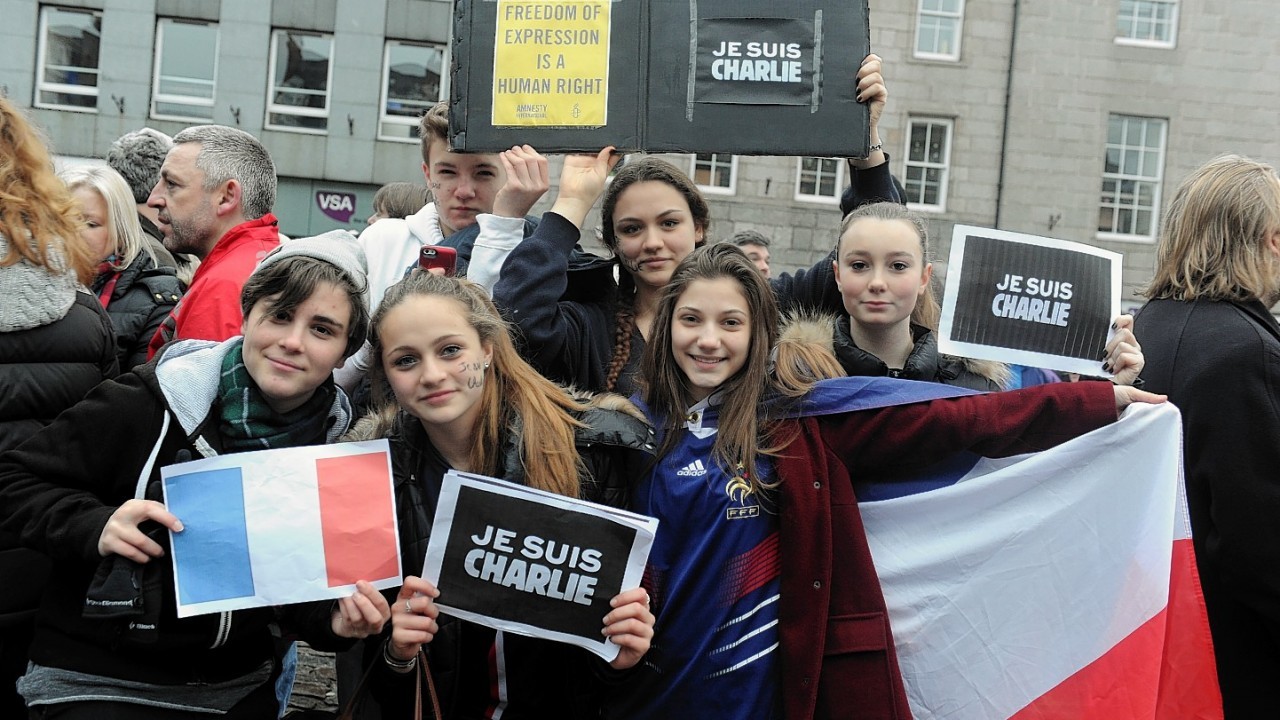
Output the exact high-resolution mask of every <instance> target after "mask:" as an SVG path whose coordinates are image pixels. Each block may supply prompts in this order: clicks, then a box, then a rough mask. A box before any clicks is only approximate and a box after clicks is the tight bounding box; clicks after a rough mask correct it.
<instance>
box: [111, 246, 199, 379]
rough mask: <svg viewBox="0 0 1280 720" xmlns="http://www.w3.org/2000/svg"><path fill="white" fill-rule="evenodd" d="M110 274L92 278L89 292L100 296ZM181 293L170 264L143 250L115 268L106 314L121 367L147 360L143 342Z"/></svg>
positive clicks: (162, 319)
mask: <svg viewBox="0 0 1280 720" xmlns="http://www.w3.org/2000/svg"><path fill="white" fill-rule="evenodd" d="M113 275H115V273H106V274H103V275H99V276H98V277H97V278H96V279H95V280H94V281H93V293H94V294H95V295H98V296H101V294H102V290H103V288H104V287H105V286H106V284H107V283H108V282H109V281H110V280H111V278H112V276H113ZM181 297H182V284H181V283H180V282H178V276H177V275H176V274H175V273H174V270H173V268H172V267H161V266H158V265H157V264H156V261H155V260H152V259H151V257H150V256H148V255H147V254H146V253H138V256H137V257H136V258H134V259H133V262H131V263H129V267H126V268H125V269H124V270H121V271H120V272H119V279H118V280H116V284H115V287H114V288H113V289H112V291H111V299H110V301H109V302H108V303H107V314H108V315H110V316H111V324H112V325H113V326H114V327H115V332H116V357H117V358H118V359H119V360H120V369H121V370H122V371H125V372H127V371H129V370H132V369H133V368H135V367H137V366H139V365H141V364H142V363H144V362H146V361H147V343H149V342H151V338H152V337H154V336H155V334H156V329H157V328H159V327H160V323H161V322H163V321H164V319H165V317H166V316H168V314H169V311H170V310H172V309H173V306H174V305H176V304H177V303H178V300H179V299H180V298H181Z"/></svg>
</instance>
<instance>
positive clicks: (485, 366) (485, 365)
mask: <svg viewBox="0 0 1280 720" xmlns="http://www.w3.org/2000/svg"><path fill="white" fill-rule="evenodd" d="M484 369H485V370H488V369H489V363H487V362H486V363H485V364H484Z"/></svg>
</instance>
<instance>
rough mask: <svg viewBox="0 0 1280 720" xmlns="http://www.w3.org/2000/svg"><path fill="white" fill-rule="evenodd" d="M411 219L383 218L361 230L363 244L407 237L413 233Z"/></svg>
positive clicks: (360, 239) (360, 237) (360, 238)
mask: <svg viewBox="0 0 1280 720" xmlns="http://www.w3.org/2000/svg"><path fill="white" fill-rule="evenodd" d="M412 234H413V233H412V231H411V230H410V229H409V221H408V220H406V219H404V218H381V219H379V220H378V221H377V222H375V223H374V224H372V225H370V226H369V227H367V228H365V229H364V230H361V231H360V235H359V241H360V244H361V245H365V244H366V243H369V242H381V241H383V240H387V239H394V238H407V237H410V236H411V235H412Z"/></svg>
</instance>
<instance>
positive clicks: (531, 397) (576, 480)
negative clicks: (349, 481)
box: [353, 272, 653, 720]
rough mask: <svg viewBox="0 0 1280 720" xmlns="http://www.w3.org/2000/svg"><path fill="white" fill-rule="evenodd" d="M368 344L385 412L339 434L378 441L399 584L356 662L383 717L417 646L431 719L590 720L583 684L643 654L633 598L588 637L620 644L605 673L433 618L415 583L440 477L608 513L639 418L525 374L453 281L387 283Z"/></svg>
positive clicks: (473, 296)
mask: <svg viewBox="0 0 1280 720" xmlns="http://www.w3.org/2000/svg"><path fill="white" fill-rule="evenodd" d="M423 318H430V322H423V321H422V319H423ZM370 339H371V343H372V348H373V353H374V354H373V357H375V358H376V359H377V361H378V362H377V363H376V364H375V365H374V366H373V378H372V380H373V391H374V400H375V405H376V406H380V407H382V408H383V410H382V411H380V412H378V413H375V415H373V416H371V417H370V418H367V419H366V420H365V421H361V422H362V424H361V425H358V426H357V428H356V430H355V431H354V433H353V434H354V435H356V438H355V439H368V438H372V437H388V438H389V439H390V443H391V465H392V473H393V475H394V484H395V498H396V508H397V512H398V515H399V529H400V547H401V553H402V557H403V562H404V572H405V574H406V575H407V577H406V578H405V582H404V585H403V587H402V588H401V590H400V593H399V595H398V596H397V597H396V599H395V601H394V602H393V603H392V616H391V622H392V631H391V633H390V637H388V638H387V641H386V642H385V643H383V644H381V645H379V646H377V647H374V648H370V649H369V650H370V652H367V653H366V656H367V662H370V663H373V664H374V670H375V671H376V673H375V675H374V678H375V680H374V681H373V688H374V697H375V698H376V699H377V700H378V702H379V704H380V705H381V706H382V709H383V716H384V717H389V718H390V717H407V714H406V713H407V710H408V708H411V707H412V703H413V701H414V688H415V685H414V674H413V672H412V670H413V668H414V664H415V660H414V658H415V657H416V656H417V652H418V649H419V648H425V649H426V651H427V654H428V655H429V656H430V658H431V672H432V674H433V675H434V676H435V678H436V687H437V688H439V689H440V691H441V698H440V699H441V705H442V707H443V708H444V714H445V717H459V718H472V717H477V718H478V717H497V716H498V715H499V714H501V716H502V717H504V718H508V719H509V720H519V719H520V718H539V717H594V716H596V715H598V704H599V701H600V700H599V693H600V692H601V690H602V686H601V685H600V683H598V682H597V681H596V679H597V678H601V679H603V678H606V677H609V676H611V675H612V673H613V671H616V670H624V669H628V668H631V667H633V666H634V665H635V664H636V663H637V662H639V660H640V658H641V656H643V655H644V653H645V652H646V651H647V650H648V648H649V638H650V637H651V636H652V635H653V615H652V614H651V613H650V612H649V608H648V596H647V594H646V593H645V591H644V590H642V589H640V588H633V589H630V590H626V591H624V592H622V593H620V594H619V595H617V596H616V597H614V598H613V599H612V603H611V605H612V608H613V609H612V611H611V612H610V613H609V614H608V615H606V616H605V617H603V618H601V621H602V624H601V630H602V633H603V634H604V635H605V636H607V637H609V638H611V639H612V640H613V642H615V643H616V644H617V645H619V646H620V652H619V655H618V657H617V659H615V660H614V661H613V662H612V663H611V667H605V666H604V664H603V662H601V661H598V660H595V659H594V658H593V657H592V656H591V655H590V654H589V653H588V652H587V651H586V650H583V649H581V648H576V647H572V646H569V645H565V644H562V643H555V642H551V641H548V640H536V639H532V638H526V637H520V636H516V635H512V634H510V633H504V632H500V631H495V630H492V629H489V628H486V627H482V626H480V625H476V624H474V623H470V622H467V621H461V620H457V619H455V618H448V617H442V616H440V615H439V610H438V608H437V607H436V606H435V604H434V602H433V599H434V598H435V597H436V596H437V594H438V593H437V591H436V589H435V588H434V587H433V586H432V585H431V583H429V582H427V581H426V580H423V579H422V578H419V577H416V575H417V573H419V572H421V569H422V566H423V560H424V557H425V554H426V548H427V541H428V538H429V536H430V534H431V526H432V519H433V518H434V516H435V511H436V502H437V500H438V498H439V495H440V487H441V483H442V482H443V478H444V475H445V473H447V472H448V471H449V470H451V469H453V470H459V471H465V472H472V473H478V474H482V475H488V476H490V477H496V478H502V479H504V480H506V481H508V482H512V483H517V484H521V485H526V486H529V487H533V488H537V489H539V490H545V491H549V492H553V493H557V494H560V495H567V496H571V497H583V498H586V499H589V500H594V501H597V502H604V503H607V504H610V505H614V506H622V505H624V504H625V503H626V501H627V498H628V495H629V491H630V487H631V483H632V481H633V479H634V478H635V477H638V475H639V473H640V472H642V471H643V469H644V467H645V466H647V464H648V461H649V454H650V453H651V452H652V449H653V445H652V435H651V433H650V431H649V426H648V425H647V424H646V423H645V422H644V420H643V419H642V417H643V416H642V415H641V414H640V412H639V411H638V410H637V409H636V408H634V407H633V406H632V405H631V404H630V403H629V402H628V401H626V400H625V399H623V398H621V397H618V396H616V395H600V396H594V397H592V396H583V395H575V394H571V393H569V392H568V391H566V390H565V389H564V388H562V387H560V386H559V385H556V384H555V383H552V382H551V381H549V380H547V379H546V378H544V377H542V376H541V375H539V374H538V373H537V371H535V370H534V369H533V368H532V367H531V366H530V365H529V364H528V363H526V362H525V361H524V360H522V359H521V358H520V356H519V354H518V353H517V352H516V349H515V347H514V345H513V344H512V341H511V337H510V334H509V331H508V329H507V325H506V323H505V322H503V320H502V318H501V317H500V316H499V314H498V311H497V309H496V307H495V306H494V304H493V302H492V301H490V300H489V298H488V296H487V295H486V294H485V292H484V290H483V289H482V288H481V287H480V286H478V285H476V284H474V283H471V282H469V281H466V280H460V279H457V278H449V277H441V276H437V275H432V274H430V273H422V272H418V273H414V274H412V275H410V276H409V277H407V278H405V279H404V280H402V281H401V282H399V283H397V284H395V285H392V286H391V287H390V288H389V289H388V290H387V293H386V295H385V296H384V297H383V299H382V304H381V305H380V306H379V308H378V310H377V312H376V313H375V314H374V316H373V328H372V331H371V333H370ZM375 652H376V654H375Z"/></svg>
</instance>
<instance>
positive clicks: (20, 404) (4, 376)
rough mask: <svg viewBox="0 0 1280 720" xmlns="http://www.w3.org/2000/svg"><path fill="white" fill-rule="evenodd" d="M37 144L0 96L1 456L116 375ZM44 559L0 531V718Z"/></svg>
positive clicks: (103, 320) (14, 702) (9, 705)
mask: <svg viewBox="0 0 1280 720" xmlns="http://www.w3.org/2000/svg"><path fill="white" fill-rule="evenodd" d="M79 232H80V222H79V213H77V211H76V207H75V203H74V201H73V200H72V198H71V196H70V194H69V193H68V192H67V190H66V188H65V187H63V185H62V183H61V182H59V181H58V177H57V175H55V174H54V171H53V161H52V159H51V158H50V157H49V152H48V150H46V149H45V144H44V141H43V139H42V138H41V137H40V135H39V133H38V132H37V131H36V129H35V128H34V127H33V126H32V125H31V123H30V121H29V120H28V119H27V118H26V117H25V116H24V115H23V114H22V112H21V111H20V110H19V109H18V108H17V107H15V106H14V105H13V104H12V103H11V102H9V101H8V100H7V99H5V98H4V97H3V96H0V298H3V299H2V300H0V451H3V450H7V449H9V448H13V447H16V446H17V445H18V444H19V443H21V442H22V441H23V440H26V439H27V438H28V437H30V436H31V435H33V434H35V432H36V431H37V430H39V429H40V428H42V427H44V426H45V425H48V424H49V423H51V422H53V418H54V417H55V416H56V415H57V414H58V413H60V412H62V411H63V410H65V409H67V408H68V407H71V406H72V405H74V404H75V403H76V402H78V401H79V400H80V399H81V398H83V397H84V396H85V393H87V392H89V390H91V389H92V388H93V386H95V385H97V384H98V383H100V382H102V380H103V379H105V378H109V377H114V376H115V375H116V372H117V364H116V357H115V345H114V341H113V340H112V331H111V323H110V321H109V320H108V319H107V317H106V314H105V313H103V311H102V308H101V306H99V305H98V303H97V301H95V300H94V299H93V296H92V295H90V294H88V293H87V292H81V291H80V284H81V282H82V281H85V282H87V281H89V280H90V279H92V277H93V260H92V258H91V257H90V253H89V251H88V249H87V248H86V247H84V245H83V243H81V242H79V241H78V240H77V239H76V237H77V235H78V234H79ZM48 574H49V563H48V560H47V559H46V558H45V557H44V556H43V555H39V554H37V553H35V552H32V551H30V550H25V549H18V547H17V538H16V537H14V536H12V535H10V534H8V533H0V583H3V584H4V586H5V587H6V588H8V591H7V592H5V593H3V594H0V717H22V716H23V715H24V713H25V710H23V704H22V699H21V698H20V697H19V696H18V694H17V692H16V691H15V689H14V682H15V681H16V680H17V678H18V676H19V675H21V674H22V672H23V670H24V669H25V668H26V665H27V646H28V644H29V642H30V638H31V631H32V618H33V617H34V615H35V609H36V607H37V604H38V601H39V598H40V593H41V591H42V590H43V589H44V585H45V579H46V578H47V577H48Z"/></svg>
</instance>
